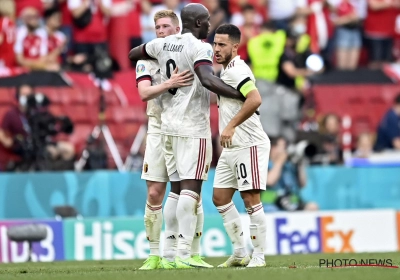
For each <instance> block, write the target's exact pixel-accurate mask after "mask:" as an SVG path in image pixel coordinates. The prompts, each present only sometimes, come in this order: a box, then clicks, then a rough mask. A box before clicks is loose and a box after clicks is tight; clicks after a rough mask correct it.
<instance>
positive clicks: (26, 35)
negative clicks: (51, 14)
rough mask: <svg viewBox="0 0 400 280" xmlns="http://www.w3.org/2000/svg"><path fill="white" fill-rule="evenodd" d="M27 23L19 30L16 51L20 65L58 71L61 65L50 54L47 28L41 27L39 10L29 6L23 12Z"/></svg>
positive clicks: (34, 68) (32, 68)
mask: <svg viewBox="0 0 400 280" xmlns="http://www.w3.org/2000/svg"><path fill="white" fill-rule="evenodd" d="M21 16H22V20H23V21H24V23H25V25H23V26H21V27H20V28H19V29H18V31H17V39H16V42H15V46H14V51H15V54H16V56H17V62H18V63H19V65H21V66H23V67H26V68H28V69H31V70H47V71H58V70H60V65H59V63H58V62H55V61H54V60H53V59H52V57H50V56H48V42H47V34H46V30H45V29H43V28H41V27H40V15H39V11H38V10H37V9H36V8H33V7H27V8H25V9H24V10H23V11H22V12H21Z"/></svg>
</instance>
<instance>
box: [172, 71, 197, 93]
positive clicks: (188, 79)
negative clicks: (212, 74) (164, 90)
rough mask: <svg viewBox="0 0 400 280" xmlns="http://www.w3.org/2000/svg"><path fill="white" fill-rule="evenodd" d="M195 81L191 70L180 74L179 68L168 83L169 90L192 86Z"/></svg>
mask: <svg viewBox="0 0 400 280" xmlns="http://www.w3.org/2000/svg"><path fill="white" fill-rule="evenodd" d="M193 79H194V75H193V73H191V72H190V70H186V71H183V72H182V73H178V67H176V68H175V70H174V72H172V75H171V78H170V79H169V80H168V81H167V83H168V88H170V89H171V88H180V87H188V86H191V85H192V82H193Z"/></svg>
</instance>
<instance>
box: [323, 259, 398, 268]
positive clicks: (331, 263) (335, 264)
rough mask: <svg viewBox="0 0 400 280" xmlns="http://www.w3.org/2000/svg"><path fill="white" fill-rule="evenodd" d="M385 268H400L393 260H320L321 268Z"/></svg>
mask: <svg viewBox="0 0 400 280" xmlns="http://www.w3.org/2000/svg"><path fill="white" fill-rule="evenodd" d="M368 266H369V267H383V268H399V267H398V266H396V265H393V261H392V259H359V260H356V259H319V267H326V268H343V267H368Z"/></svg>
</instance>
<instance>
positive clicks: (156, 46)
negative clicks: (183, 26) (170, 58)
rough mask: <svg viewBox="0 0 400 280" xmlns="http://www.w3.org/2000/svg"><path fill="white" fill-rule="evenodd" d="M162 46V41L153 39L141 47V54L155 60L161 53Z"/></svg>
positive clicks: (161, 39)
mask: <svg viewBox="0 0 400 280" xmlns="http://www.w3.org/2000/svg"><path fill="white" fill-rule="evenodd" d="M163 45H164V39H163V38H159V39H154V40H152V41H150V42H148V43H147V44H145V45H144V46H143V54H144V55H145V56H146V57H148V58H150V59H151V58H155V59H157V56H158V54H159V53H160V52H161V49H162V46H163Z"/></svg>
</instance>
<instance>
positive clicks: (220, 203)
mask: <svg viewBox="0 0 400 280" xmlns="http://www.w3.org/2000/svg"><path fill="white" fill-rule="evenodd" d="M231 154H232V152H228V153H227V152H224V151H223V152H222V154H221V156H220V158H219V160H218V164H217V168H216V172H215V178H214V192H213V202H214V205H215V206H216V207H217V210H218V212H219V213H220V214H221V217H222V220H223V223H224V227H225V230H226V232H227V234H228V236H229V238H230V240H231V242H232V245H233V249H234V252H233V254H232V256H230V257H229V258H228V260H227V261H225V262H224V263H223V264H220V265H219V266H218V267H232V266H246V265H247V264H248V263H249V261H250V257H249V256H248V255H247V253H246V249H245V243H244V239H243V229H242V222H241V219H240V215H239V212H238V210H237V209H236V206H235V204H234V203H233V201H232V197H233V195H234V193H235V191H236V189H237V180H236V174H235V173H234V172H233V171H232V169H231V167H230V165H229V158H230V157H231Z"/></svg>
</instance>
